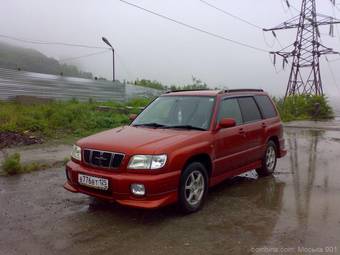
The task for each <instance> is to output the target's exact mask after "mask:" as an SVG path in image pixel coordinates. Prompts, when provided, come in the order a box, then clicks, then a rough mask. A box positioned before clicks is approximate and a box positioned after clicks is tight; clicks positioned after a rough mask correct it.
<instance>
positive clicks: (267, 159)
mask: <svg viewBox="0 0 340 255" xmlns="http://www.w3.org/2000/svg"><path fill="white" fill-rule="evenodd" d="M276 162H277V148H276V144H275V143H274V141H272V140H270V141H269V142H268V143H267V147H266V151H265V154H264V156H263V158H262V166H261V168H258V169H256V172H257V174H258V175H259V176H268V175H271V174H273V173H274V171H275V167H276Z"/></svg>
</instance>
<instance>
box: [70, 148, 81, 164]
mask: <svg viewBox="0 0 340 255" xmlns="http://www.w3.org/2000/svg"><path fill="white" fill-rule="evenodd" d="M71 157H72V158H74V159H76V160H79V161H81V148H80V147H79V146H77V145H73V148H72V152H71Z"/></svg>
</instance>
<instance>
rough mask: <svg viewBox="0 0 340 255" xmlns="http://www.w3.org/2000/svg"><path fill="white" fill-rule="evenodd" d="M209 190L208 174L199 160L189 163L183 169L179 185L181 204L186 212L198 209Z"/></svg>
mask: <svg viewBox="0 0 340 255" xmlns="http://www.w3.org/2000/svg"><path fill="white" fill-rule="evenodd" d="M207 190H208V175H207V170H206V168H205V166H204V165H203V164H201V163H199V162H194V163H191V164H189V165H188V166H187V167H186V168H185V169H184V171H183V173H182V176H181V181H180V187H179V204H180V209H181V210H182V211H183V212H184V213H193V212H196V211H198V210H199V209H200V208H201V207H202V206H203V203H204V199H205V197H206V194H207Z"/></svg>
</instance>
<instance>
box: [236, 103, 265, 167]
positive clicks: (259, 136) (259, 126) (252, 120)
mask: <svg viewBox="0 0 340 255" xmlns="http://www.w3.org/2000/svg"><path fill="white" fill-rule="evenodd" d="M238 102H239V105H240V109H241V113H242V118H243V122H244V123H243V131H244V132H245V137H246V140H247V142H246V143H245V146H244V147H243V148H244V153H245V155H244V164H248V163H252V162H254V161H256V160H259V159H261V158H262V156H263V152H262V147H263V146H262V143H263V137H264V135H265V129H264V126H263V120H262V115H261V112H260V110H259V108H258V105H257V103H256V102H255V100H254V98H253V97H252V96H245V97H239V98H238Z"/></svg>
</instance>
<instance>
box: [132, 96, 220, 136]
mask: <svg viewBox="0 0 340 255" xmlns="http://www.w3.org/2000/svg"><path fill="white" fill-rule="evenodd" d="M214 102H215V98H214V97H207V96H162V97H159V98H157V99H156V100H155V101H153V102H152V103H151V104H150V105H149V106H148V107H147V108H146V109H145V110H144V111H143V112H142V113H141V114H140V115H139V116H138V117H137V118H136V119H135V121H134V122H133V123H132V125H133V126H143V125H145V126H154V127H165V128H171V127H173V128H181V127H183V128H197V129H202V130H207V129H209V126H210V120H211V116H212V112H213V107H214Z"/></svg>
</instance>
